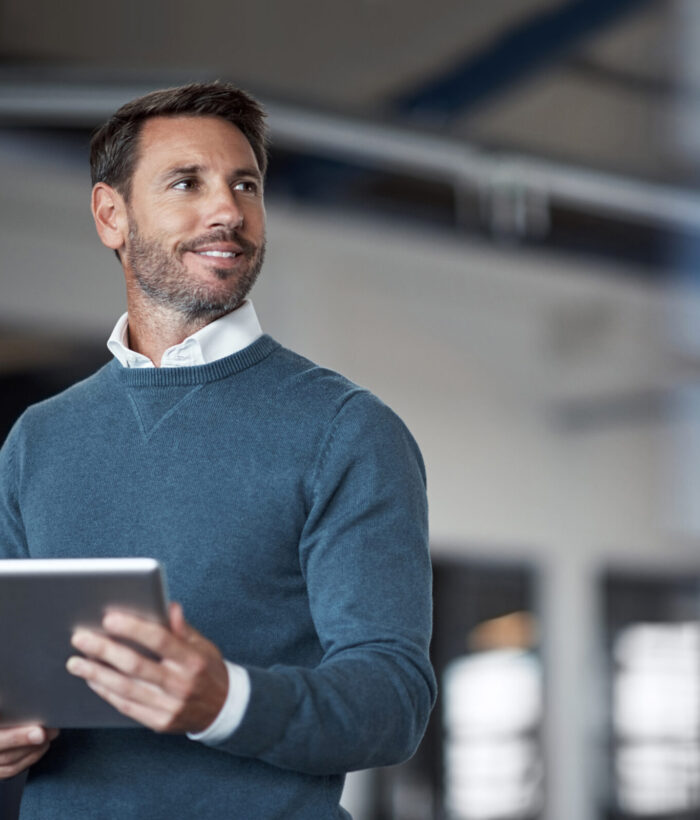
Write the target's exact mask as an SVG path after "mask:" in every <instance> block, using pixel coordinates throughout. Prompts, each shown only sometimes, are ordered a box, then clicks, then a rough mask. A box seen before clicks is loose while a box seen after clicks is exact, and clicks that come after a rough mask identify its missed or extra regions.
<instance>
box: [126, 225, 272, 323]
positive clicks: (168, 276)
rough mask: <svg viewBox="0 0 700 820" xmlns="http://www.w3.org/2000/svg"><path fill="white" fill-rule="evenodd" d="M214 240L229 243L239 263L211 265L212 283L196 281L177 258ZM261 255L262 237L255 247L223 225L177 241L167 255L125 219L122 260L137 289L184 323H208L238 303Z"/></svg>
mask: <svg viewBox="0 0 700 820" xmlns="http://www.w3.org/2000/svg"><path fill="white" fill-rule="evenodd" d="M214 242H234V243H235V244H236V245H238V247H239V248H240V249H241V252H242V255H243V257H244V260H245V264H244V265H240V266H238V267H237V269H236V270H231V269H230V268H216V267H214V268H212V270H213V273H214V274H215V276H216V279H217V282H216V283H208V282H199V281H196V280H195V278H194V276H193V274H192V271H190V270H189V269H188V268H187V266H186V265H185V264H184V262H183V261H182V258H183V256H184V254H185V253H186V252H188V251H196V250H197V248H200V247H204V246H206V245H207V244H210V243H214ZM264 257H265V240H264V239H263V241H262V243H261V245H260V246H256V245H254V244H253V243H252V242H250V241H249V240H247V239H244V238H243V237H242V236H240V235H239V234H238V232H237V231H236V230H233V229H225V228H222V229H220V230H216V231H212V232H210V233H208V234H206V235H202V236H200V237H197V239H194V240H192V241H191V242H187V243H182V244H181V245H179V246H178V247H177V250H176V251H175V252H174V253H171V252H168V251H167V250H166V249H165V247H164V246H163V245H162V244H160V242H159V241H158V240H157V239H149V238H146V237H144V236H142V235H141V234H140V233H139V230H138V226H137V224H136V221H135V220H134V219H133V218H132V217H130V218H129V244H128V246H127V258H128V261H129V263H130V265H131V268H132V270H133V273H134V277H135V279H136V281H137V282H138V285H139V287H140V288H141V290H142V291H143V293H144V294H145V295H146V296H148V297H149V298H150V299H151V300H152V301H154V302H156V303H157V304H159V305H163V306H164V307H168V308H171V309H172V310H175V311H177V312H178V313H180V314H181V315H182V316H184V317H185V319H186V320H187V321H188V322H193V321H201V320H203V319H204V320H206V321H207V322H212V321H214V319H218V318H220V317H221V316H225V315H226V314H227V313H231V311H233V310H235V309H236V308H237V307H239V306H240V305H241V304H242V302H243V300H244V299H245V298H246V296H247V295H248V294H249V293H250V290H251V288H252V287H253V285H254V284H255V281H256V279H257V278H258V274H259V273H260V270H261V268H262V265H263V260H264Z"/></svg>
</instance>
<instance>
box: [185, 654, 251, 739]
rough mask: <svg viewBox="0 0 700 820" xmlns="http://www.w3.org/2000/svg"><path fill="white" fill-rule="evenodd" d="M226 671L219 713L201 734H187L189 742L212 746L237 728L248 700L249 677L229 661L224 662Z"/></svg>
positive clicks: (242, 669) (240, 667) (243, 670)
mask: <svg viewBox="0 0 700 820" xmlns="http://www.w3.org/2000/svg"><path fill="white" fill-rule="evenodd" d="M224 663H225V664H226V670H227V671H228V693H227V695H226V700H225V701H224V705H223V706H222V707H221V711H220V712H219V714H218V715H217V716H216V717H215V718H214V720H213V722H212V723H210V724H209V726H207V728H206V729H204V730H203V731H201V732H194V733H192V732H188V733H187V737H188V738H189V739H190V740H198V741H199V742H200V743H205V744H206V745H207V746H213V745H215V744H218V743H221V742H222V741H224V740H226V739H227V738H229V737H230V736H231V735H232V734H233V733H234V732H235V731H236V729H237V728H238V726H239V725H240V723H241V721H242V720H243V715H244V714H245V711H246V709H247V708H248V701H249V700H250V677H249V675H248V672H247V671H246V670H245V669H244V668H243V667H242V666H238V665H237V664H235V663H231V662H230V661H224Z"/></svg>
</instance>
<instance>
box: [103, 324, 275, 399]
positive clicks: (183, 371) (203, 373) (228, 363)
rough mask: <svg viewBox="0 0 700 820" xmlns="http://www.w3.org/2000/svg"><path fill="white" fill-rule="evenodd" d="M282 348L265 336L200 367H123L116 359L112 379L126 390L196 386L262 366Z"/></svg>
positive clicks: (110, 368) (112, 367) (113, 364)
mask: <svg viewBox="0 0 700 820" xmlns="http://www.w3.org/2000/svg"><path fill="white" fill-rule="evenodd" d="M278 347H280V345H279V342H276V341H275V340H274V339H273V338H272V337H271V336H268V335H267V334H264V335H263V336H261V337H260V338H259V339H257V340H256V341H255V342H253V344H251V345H248V347H246V348H244V349H243V350H239V351H238V352H237V353H233V354H232V355H231V356H225V357H224V358H223V359H217V360H216V361H214V362H210V363H209V364H203V365H199V366H197V367H159V368H155V367H152V368H151V367H149V368H129V367H122V366H121V364H120V363H119V362H118V361H117V359H113V360H112V361H111V362H110V363H109V364H108V365H107V367H108V368H109V370H110V372H111V374H112V376H113V377H114V378H115V379H116V380H117V381H118V382H119V383H120V384H123V385H124V386H125V387H176V386H194V385H197V384H206V383H207V382H213V381H217V380H219V379H225V378H227V377H228V376H232V375H234V374H235V373H240V372H241V371H243V370H246V369H247V368H249V367H252V366H253V365H256V364H258V362H261V361H262V360H263V359H265V358H266V357H267V356H269V355H270V353H272V352H273V351H275V350H277V348H278Z"/></svg>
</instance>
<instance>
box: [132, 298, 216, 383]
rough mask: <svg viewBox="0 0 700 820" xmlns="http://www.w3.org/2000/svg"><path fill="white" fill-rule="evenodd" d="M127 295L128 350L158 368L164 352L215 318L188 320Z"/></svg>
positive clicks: (163, 307)
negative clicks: (145, 358) (142, 356)
mask: <svg viewBox="0 0 700 820" xmlns="http://www.w3.org/2000/svg"><path fill="white" fill-rule="evenodd" d="M140 297H141V295H140V294H139V295H138V296H137V295H135V294H132V293H127V310H128V314H129V325H128V333H129V347H130V348H131V350H134V351H136V352H137V353H141V354H142V355H144V356H147V357H148V358H149V359H150V360H151V361H152V362H153V364H154V365H155V366H156V367H160V363H161V360H162V358H163V353H165V351H166V350H167V349H168V348H169V347H173V345H177V344H180V342H182V341H184V340H185V339H186V338H187V337H188V336H191V335H192V334H193V333H196V332H197V331H198V330H201V329H202V328H203V327H205V326H206V325H208V324H209V323H210V322H213V321H214V320H215V319H217V318H219V317H218V316H203V317H200V318H197V319H191V320H190V319H187V318H186V317H185V316H183V315H182V314H180V313H178V312H177V311H174V310H172V309H170V308H168V307H166V306H164V305H158V304H155V303H153V302H152V301H150V300H147V299H145V298H140Z"/></svg>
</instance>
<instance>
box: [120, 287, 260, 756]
mask: <svg viewBox="0 0 700 820" xmlns="http://www.w3.org/2000/svg"><path fill="white" fill-rule="evenodd" d="M260 336H262V328H261V327H260V322H259V321H258V317H257V315H256V313H255V308H254V307H253V303H252V302H251V301H249V300H248V299H246V300H245V301H244V302H243V304H242V305H241V306H240V307H238V308H237V309H236V310H234V311H233V312H231V313H227V314H226V316H222V317H221V318H220V319H216V321H214V322H211V323H210V324H208V325H206V326H205V327H203V328H202V329H201V330H198V331H197V332H196V333H193V334H192V335H191V336H188V337H187V338H186V339H184V340H183V341H182V342H180V344H177V345H173V346H172V347H169V348H168V349H167V350H166V351H165V353H163V356H162V358H161V360H160V366H161V367H193V366H196V365H203V364H209V363H210V362H214V361H216V360H217V359H223V358H224V356H231V355H232V354H233V353H237V352H238V351H239V350H243V348H245V347H248V345H250V344H252V343H253V342H254V341H255V340H256V339H259V338H260ZM107 347H108V349H109V351H110V353H111V354H112V355H113V356H114V357H115V358H116V359H117V360H118V361H119V362H120V363H121V365H122V366H123V367H155V365H154V364H153V362H152V361H151V360H150V359H149V358H148V356H144V355H143V354H142V353H137V352H136V351H135V350H131V349H130V348H129V325H128V315H127V314H126V313H125V314H124V315H123V316H120V318H119V320H118V321H117V324H116V325H115V326H114V330H113V331H112V335H111V336H110V337H109V339H108V341H107ZM224 662H225V664H226V669H227V671H228V694H227V695H226V701H225V702H224V705H223V706H222V707H221V711H220V712H219V714H218V715H217V716H216V718H214V721H213V722H212V723H211V724H209V726H208V727H207V728H206V729H204V731H202V732H198V733H194V734H192V733H190V734H188V735H187V736H188V737H189V738H190V739H191V740H199V741H201V742H202V743H207V744H216V743H219V742H220V741H222V740H224V739H225V738H227V737H228V736H229V735H230V734H231V733H232V732H233V731H235V729H236V728H238V725H239V724H240V722H241V720H242V719H243V715H244V714H245V710H246V708H247V706H248V701H249V700H250V678H249V676H248V672H247V671H246V670H245V669H244V668H243V667H242V666H238V665H237V664H235V663H231V661H224Z"/></svg>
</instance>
